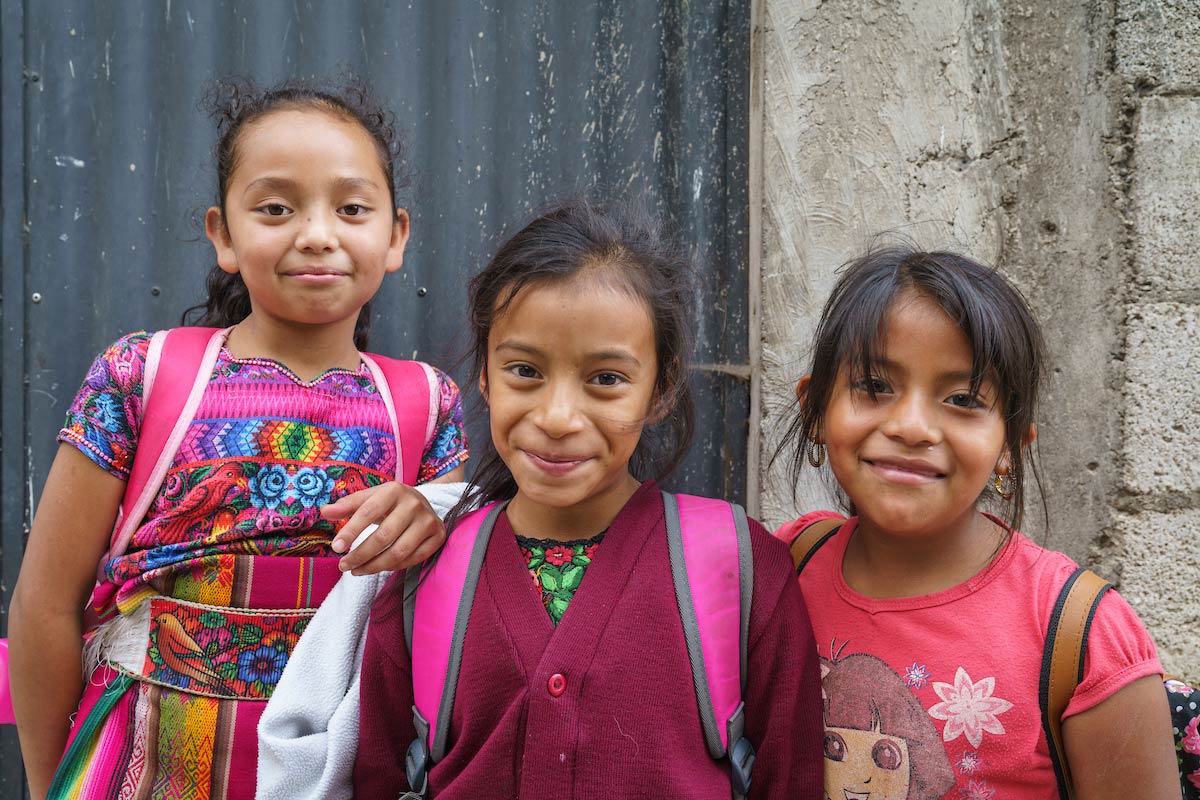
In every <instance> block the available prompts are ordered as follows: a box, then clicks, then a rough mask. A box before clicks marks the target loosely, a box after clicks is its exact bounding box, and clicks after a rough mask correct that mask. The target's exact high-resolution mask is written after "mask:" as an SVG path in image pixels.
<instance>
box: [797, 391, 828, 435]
mask: <svg viewBox="0 0 1200 800" xmlns="http://www.w3.org/2000/svg"><path fill="white" fill-rule="evenodd" d="M811 382H812V375H805V376H804V377H803V378H801V379H800V380H799V381H797V382H796V400H797V401H798V402H800V403H803V402H804V398H806V397H808V385H809V384H810V383H811ZM818 433H819V432H818ZM816 442H817V444H825V437H824V436H823V435H818V437H817V439H816Z"/></svg>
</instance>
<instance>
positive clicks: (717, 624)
mask: <svg viewBox="0 0 1200 800" xmlns="http://www.w3.org/2000/svg"><path fill="white" fill-rule="evenodd" d="M675 497H676V500H677V501H678V503H679V529H680V534H681V538H682V541H683V555H684V561H685V562H686V564H687V577H688V583H689V585H690V586H691V590H692V602H693V603H694V605H695V610H696V622H697V626H698V629H699V633H700V648H701V651H702V652H703V654H704V670H705V673H706V674H707V675H708V687H709V692H710V694H711V699H712V706H713V714H714V716H715V717H716V723H717V731H718V733H719V734H720V737H721V743H722V745H723V746H724V747H725V749H726V750H728V747H729V741H728V738H729V734H728V731H727V730H726V721H727V720H728V719H730V718H731V717H732V716H733V714H734V712H735V711H736V710H737V707H738V705H739V704H740V703H741V701H742V687H741V583H740V581H739V573H738V568H739V561H738V542H737V534H736V527H735V524H734V518H733V508H732V507H731V506H730V505H729V503H726V502H725V501H723V500H712V499H709V498H706V497H692V496H689V495H683V494H680V495H676V496H675Z"/></svg>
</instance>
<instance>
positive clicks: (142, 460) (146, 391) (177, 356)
mask: <svg viewBox="0 0 1200 800" xmlns="http://www.w3.org/2000/svg"><path fill="white" fill-rule="evenodd" d="M227 333H228V329H217V328H174V329H172V330H169V331H159V332H158V333H156V334H155V335H154V336H153V337H152V338H151V340H150V347H149V349H148V350H147V352H146V368H145V372H144V380H143V385H142V421H141V427H140V428H139V430H138V442H137V451H136V453H135V454H134V457H133V466H132V467H131V468H130V471H129V481H128V482H127V483H126V484H125V497H124V499H123V500H122V501H121V513H120V516H118V517H117V525H116V529H115V530H114V531H113V537H112V541H111V542H110V544H109V549H108V552H107V553H105V554H104V558H103V559H102V560H101V562H100V564H101V569H103V565H104V564H107V563H108V562H109V561H110V560H112V559H113V558H116V557H117V556H119V555H121V554H122V553H124V552H125V548H126V547H128V546H129V540H130V539H132V538H133V534H134V532H135V531H136V530H137V528H138V525H140V524H141V521H142V519H144V518H145V516H146V512H147V511H148V510H149V508H150V504H151V503H152V502H153V501H154V496H155V495H156V494H158V490H159V488H160V487H161V486H162V484H163V480H164V479H165V478H166V476H167V470H169V469H170V468H171V462H172V461H173V460H174V458H175V453H176V452H178V450H179V445H180V443H181V442H182V441H183V437H184V435H185V434H186V433H187V427H188V424H189V423H191V421H192V419H194V418H195V416H196V409H197V408H198V407H199V406H200V396H201V395H203V394H204V388H205V387H206V386H207V385H208V379H209V377H210V376H211V375H212V368H213V364H215V363H216V360H217V355H218V353H219V352H220V350H221V344H222V343H223V342H224V341H225V336H226V334H227Z"/></svg>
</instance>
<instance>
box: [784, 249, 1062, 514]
mask: <svg viewBox="0 0 1200 800" xmlns="http://www.w3.org/2000/svg"><path fill="white" fill-rule="evenodd" d="M906 291H913V292H916V293H917V294H919V295H920V296H922V297H925V298H928V299H929V300H931V301H933V302H934V303H936V304H937V305H938V307H939V308H941V309H942V311H944V312H946V315H947V316H948V317H949V318H950V319H951V320H953V321H954V322H955V323H956V324H957V325H958V327H959V329H960V330H961V331H962V332H963V335H964V336H965V337H966V338H967V341H968V342H969V343H970V345H971V381H970V390H971V391H972V392H975V391H978V389H979V385H980V384H981V383H982V382H983V380H984V379H990V380H991V381H992V382H993V383H995V385H996V389H997V392H998V395H999V396H998V406H999V410H1000V412H1001V413H1002V414H1003V416H1004V447H1005V450H1006V451H1007V453H1008V457H1009V462H1010V477H1011V478H1012V485H1013V489H1014V494H1013V497H1012V500H1011V502H1009V503H1007V509H1006V510H1005V512H1004V515H1005V518H1006V521H1007V522H1008V523H1009V525H1011V526H1012V527H1014V528H1019V527H1020V524H1021V521H1022V519H1023V518H1024V507H1025V498H1026V483H1025V479H1026V478H1027V477H1030V476H1032V478H1033V481H1034V484H1035V485H1036V487H1037V491H1038V495H1039V497H1041V504H1042V514H1043V519H1046V518H1047V516H1048V515H1047V513H1046V500H1045V495H1044V494H1043V492H1042V485H1041V476H1040V473H1039V470H1038V465H1037V459H1036V458H1035V456H1034V453H1033V450H1032V448H1029V447H1028V442H1027V441H1026V438H1027V435H1028V431H1029V429H1030V425H1032V424H1033V421H1034V413H1035V411H1036V409H1037V399H1038V388H1039V384H1040V382H1041V379H1042V372H1043V370H1044V363H1045V355H1044V345H1043V343H1042V333H1041V330H1040V329H1039V328H1038V324H1037V321H1036V320H1035V319H1034V317H1033V312H1031V311H1030V310H1029V305H1028V303H1026V302H1025V298H1024V297H1023V296H1022V295H1021V293H1020V292H1019V291H1017V289H1016V287H1014V286H1013V285H1012V284H1011V283H1009V281H1008V280H1007V279H1006V278H1005V277H1004V276H1003V275H1001V274H1000V273H999V272H997V271H996V270H995V269H994V268H992V267H988V266H986V265H984V264H981V263H979V262H978V261H974V260H973V259H970V258H968V257H966V256H963V255H959V254H957V253H949V252H944V251H938V252H923V251H921V250H918V249H916V248H915V247H912V246H910V245H893V246H887V247H881V248H877V249H871V250H869V251H868V252H867V253H866V254H865V255H863V256H861V257H859V258H857V259H855V260H854V261H851V262H849V263H848V264H845V265H843V267H842V275H841V277H840V278H839V279H838V281H837V284H836V285H835V286H834V287H833V293H832V294H831V295H830V296H829V300H828V302H826V303H825V309H824V311H823V312H822V313H821V321H820V323H819V324H818V326H817V332H816V334H815V336H814V338H813V347H812V351H813V355H812V371H811V375H812V377H811V378H810V380H809V384H808V389H807V391H806V392H805V394H804V396H803V398H802V399H801V400H800V403H799V406H798V411H797V414H796V416H795V418H794V419H793V421H792V423H791V425H790V426H789V428H788V431H787V435H786V437H785V438H784V443H785V446H789V447H792V448H793V451H792V456H791V476H792V485H793V486H795V485H796V483H797V481H798V479H799V476H800V471H801V470H802V469H804V467H805V465H806V464H807V463H808V462H807V457H806V447H807V445H808V443H809V442H810V441H815V440H816V439H817V438H818V437H819V432H820V431H821V430H822V429H823V426H824V424H825V412H826V410H827V408H828V406H829V398H830V396H831V395H832V393H833V389H834V385H835V384H836V382H837V380H838V377H839V373H840V371H841V370H842V368H843V367H844V368H846V369H847V370H849V371H850V372H851V373H852V374H856V375H875V374H878V373H879V371H880V370H879V368H878V364H879V362H880V359H881V351H882V349H883V343H884V341H885V340H886V338H887V330H886V328H885V321H886V319H887V315H888V311H889V310H890V309H891V307H892V304H893V303H894V302H895V301H896V298H897V297H898V296H899V295H900V294H901V293H903V292H906ZM873 396H874V394H873V393H872V397H873ZM987 491H991V490H987ZM985 493H986V492H985ZM842 500H843V503H844V504H845V505H846V508H847V510H849V511H850V512H851V513H853V512H854V507H853V504H852V503H851V502H850V498H848V497H845V496H844V493H843V496H842Z"/></svg>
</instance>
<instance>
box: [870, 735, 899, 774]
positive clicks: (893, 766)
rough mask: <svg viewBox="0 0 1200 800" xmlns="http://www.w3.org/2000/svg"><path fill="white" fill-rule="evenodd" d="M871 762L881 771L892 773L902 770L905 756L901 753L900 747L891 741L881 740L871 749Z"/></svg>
mask: <svg viewBox="0 0 1200 800" xmlns="http://www.w3.org/2000/svg"><path fill="white" fill-rule="evenodd" d="M871 760H872V761H874V762H875V765H876V766H878V767H879V768H880V769H886V770H888V771H889V772H891V771H894V770H898V769H900V765H901V764H903V763H904V754H903V753H901V752H900V745H898V744H896V743H895V742H893V741H892V740H891V739H880V740H879V741H878V742H876V743H875V746H874V747H872V748H871Z"/></svg>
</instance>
